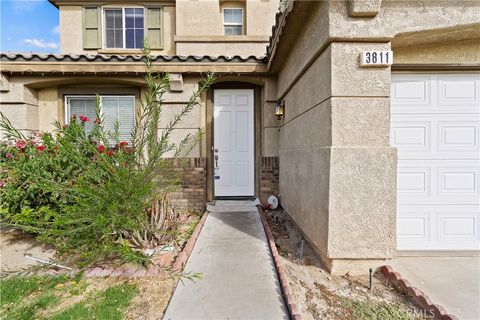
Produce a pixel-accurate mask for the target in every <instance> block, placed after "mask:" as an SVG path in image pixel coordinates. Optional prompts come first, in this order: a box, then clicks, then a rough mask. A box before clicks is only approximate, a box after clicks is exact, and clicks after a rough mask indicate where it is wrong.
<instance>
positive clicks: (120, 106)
mask: <svg viewBox="0 0 480 320" xmlns="http://www.w3.org/2000/svg"><path fill="white" fill-rule="evenodd" d="M100 101H101V102H100V110H101V113H102V114H103V117H104V119H103V120H104V123H103V124H104V127H105V129H106V130H107V131H111V132H112V133H113V132H114V130H115V123H116V121H118V123H119V131H120V140H124V141H130V140H131V133H132V130H133V128H134V125H135V97H134V96H101V97H100ZM95 103H96V98H95V97H94V96H91V97H68V98H67V107H68V116H69V117H68V118H69V119H70V117H73V116H74V115H76V116H77V117H79V116H86V117H88V118H90V121H88V122H87V123H86V124H85V130H86V131H87V132H89V131H90V130H92V126H93V121H94V120H95V118H96V114H95ZM112 142H113V141H112Z"/></svg>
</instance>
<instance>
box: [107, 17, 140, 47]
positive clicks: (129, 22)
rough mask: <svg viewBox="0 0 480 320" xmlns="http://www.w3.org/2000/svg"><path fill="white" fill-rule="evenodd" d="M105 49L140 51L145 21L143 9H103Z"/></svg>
mask: <svg viewBox="0 0 480 320" xmlns="http://www.w3.org/2000/svg"><path fill="white" fill-rule="evenodd" d="M104 17H105V18H104V26H105V43H104V47H105V48H116V49H140V48H142V45H143V38H144V29H145V22H144V21H145V19H144V9H143V8H105V9H104Z"/></svg>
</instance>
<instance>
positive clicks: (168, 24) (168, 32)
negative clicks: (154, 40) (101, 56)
mask: <svg viewBox="0 0 480 320" xmlns="http://www.w3.org/2000/svg"><path fill="white" fill-rule="evenodd" d="M98 4H99V5H104V4H105V5H110V6H111V4H109V3H108V2H99V3H98ZM128 4H129V2H125V3H122V6H128ZM135 5H137V6H138V4H135ZM59 19H60V52H61V53H72V54H97V53H105V54H109V53H118V54H127V53H131V54H138V53H139V52H140V50H131V49H130V50H120V49H99V50H85V49H83V29H82V28H83V24H82V6H78V5H77V6H66V5H65V6H60V7H59ZM175 24H176V21H175V6H173V5H168V6H167V5H165V6H164V7H163V28H164V33H163V34H164V38H163V50H152V54H160V55H174V54H175V43H174V41H173V38H174V35H175Z"/></svg>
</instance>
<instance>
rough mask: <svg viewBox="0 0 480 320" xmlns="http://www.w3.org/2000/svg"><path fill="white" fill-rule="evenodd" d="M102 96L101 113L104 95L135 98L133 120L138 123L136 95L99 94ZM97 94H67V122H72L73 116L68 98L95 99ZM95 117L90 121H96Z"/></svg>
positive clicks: (65, 102) (65, 105)
mask: <svg viewBox="0 0 480 320" xmlns="http://www.w3.org/2000/svg"><path fill="white" fill-rule="evenodd" d="M99 96H100V113H102V97H130V98H133V101H134V104H133V121H134V123H136V121H137V119H136V115H137V113H136V112H135V111H136V110H135V108H136V99H135V95H131V94H99ZM96 97H97V96H96V95H76V94H71V95H66V96H65V101H64V108H65V124H68V123H69V122H70V118H71V117H72V115H71V114H70V107H69V104H68V100H69V99H71V98H80V99H82V98H83V99H84V98H93V99H96ZM94 120H95V119H90V121H94Z"/></svg>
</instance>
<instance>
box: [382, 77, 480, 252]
mask: <svg viewBox="0 0 480 320" xmlns="http://www.w3.org/2000/svg"><path fill="white" fill-rule="evenodd" d="M479 89H480V74H431V75H427V74H415V75H408V74H402V75H393V76H392V95H391V104H392V107H391V138H390V139H391V144H392V146H395V147H397V149H398V166H397V168H398V169H397V172H398V175H397V203H398V206H397V219H398V220H397V221H398V223H397V239H398V249H399V250H480V237H479V229H480V143H479V141H480V113H479V112H480V100H479V99H480V98H479V96H480V94H479V93H480V90H479Z"/></svg>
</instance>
